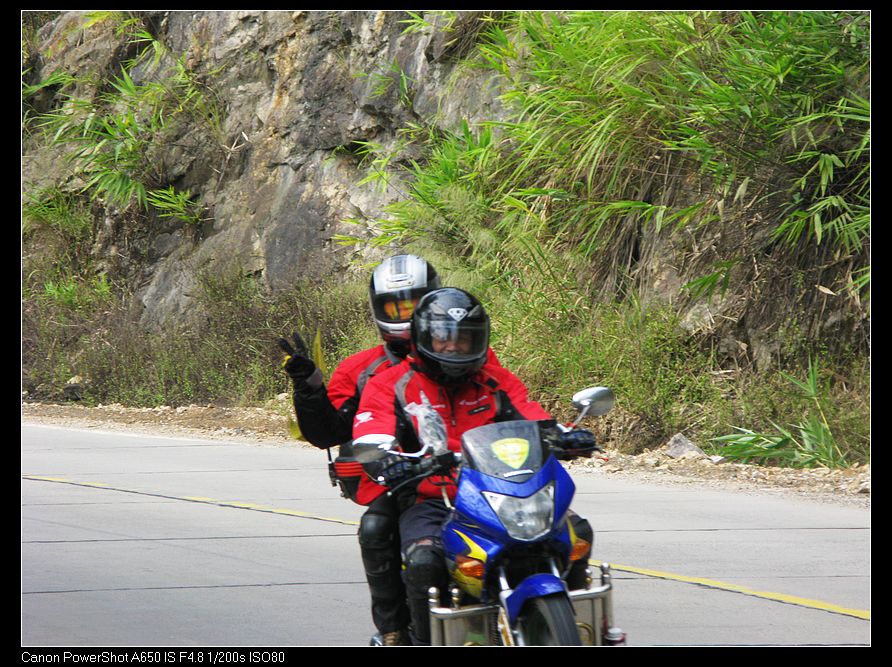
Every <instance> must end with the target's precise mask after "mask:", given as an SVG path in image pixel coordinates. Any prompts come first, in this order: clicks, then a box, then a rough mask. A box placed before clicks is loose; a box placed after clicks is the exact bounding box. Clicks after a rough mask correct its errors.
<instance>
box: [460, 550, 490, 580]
mask: <svg viewBox="0 0 892 667" xmlns="http://www.w3.org/2000/svg"><path fill="white" fill-rule="evenodd" d="M455 564H456V566H457V567H458V570H459V572H461V573H462V574H463V575H465V576H466V577H471V578H472V579H482V578H483V573H484V571H485V569H486V567H485V566H484V564H483V562H482V561H479V560H477V559H476V558H470V557H469V556H458V557H457V558H456V559H455Z"/></svg>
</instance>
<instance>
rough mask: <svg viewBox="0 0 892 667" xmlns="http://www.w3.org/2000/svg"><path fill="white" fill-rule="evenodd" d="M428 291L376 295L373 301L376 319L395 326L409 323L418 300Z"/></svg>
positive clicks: (405, 291) (425, 289) (416, 290)
mask: <svg viewBox="0 0 892 667" xmlns="http://www.w3.org/2000/svg"><path fill="white" fill-rule="evenodd" d="M428 291H430V290H428V289H427V288H421V289H406V290H399V291H396V292H386V293H384V294H378V295H376V296H375V297H374V299H372V310H373V311H374V315H375V319H376V320H379V321H381V322H388V323H393V324H396V323H402V322H408V321H409V320H410V319H412V313H414V312H415V306H417V305H418V300H419V299H420V298H421V297H422V296H424V294H426V293H427V292H428Z"/></svg>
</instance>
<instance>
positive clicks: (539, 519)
mask: <svg viewBox="0 0 892 667" xmlns="http://www.w3.org/2000/svg"><path fill="white" fill-rule="evenodd" d="M483 497H484V498H486V500H487V502H488V503H489V506H490V507H492V509H493V511H495V513H496V515H497V516H498V517H499V521H501V522H502V525H503V526H505V530H507V531H508V535H510V536H511V537H513V538H514V539H515V540H524V541H529V540H535V539H536V538H538V537H541V536H542V535H544V534H545V533H547V532H548V531H549V530H550V529H551V524H552V522H553V519H554V484H548V485H547V486H544V487H542V488H541V489H539V490H538V491H536V493H534V494H533V495H531V496H527V497H526V498H517V497H515V496H506V495H503V494H501V493H492V492H491V491H484V492H483Z"/></svg>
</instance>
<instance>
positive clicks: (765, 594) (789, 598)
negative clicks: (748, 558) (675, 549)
mask: <svg viewBox="0 0 892 667" xmlns="http://www.w3.org/2000/svg"><path fill="white" fill-rule="evenodd" d="M591 562H592V563H593V564H594V565H600V562H596V561H591ZM610 568H611V569H612V570H619V571H621V572H631V573H634V574H641V575H644V576H647V577H658V578H660V579H671V580H672V581H680V582H683V583H686V584H696V585H698V586H706V587H708V588H718V589H721V590H724V591H732V592H734V593H743V594H745V595H752V596H754V597H759V598H765V599H766V600H775V601H777V602H786V603H788V604H795V605H799V606H800V607H809V608H811V609H821V610H823V611H829V612H832V613H834V614H844V615H846V616H854V617H855V618H862V619H864V620H868V621H869V620H870V611H869V610H866V609H851V608H849V607H841V606H839V605H836V604H832V603H830V602H824V601H823V600H812V599H810V598H801V597H797V596H795V595H787V594H785V593H775V592H773V591H757V590H755V589H753V588H748V587H746V586H738V585H737V584H729V583H726V582H724V581H716V580H715V579H703V578H700V577H688V576H685V575H681V574H673V573H671V572H660V571H658V570H647V569H644V568H640V567H632V566H629V565H617V564H615V563H610Z"/></svg>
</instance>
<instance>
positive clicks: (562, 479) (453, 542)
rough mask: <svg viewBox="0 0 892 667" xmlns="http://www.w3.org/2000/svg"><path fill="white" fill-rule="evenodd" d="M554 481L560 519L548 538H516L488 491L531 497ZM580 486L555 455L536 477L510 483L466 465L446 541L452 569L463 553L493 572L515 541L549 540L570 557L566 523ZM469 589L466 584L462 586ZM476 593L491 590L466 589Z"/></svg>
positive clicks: (556, 512) (556, 516) (556, 515)
mask: <svg viewBox="0 0 892 667" xmlns="http://www.w3.org/2000/svg"><path fill="white" fill-rule="evenodd" d="M549 482H552V483H554V486H555V496H554V503H555V507H554V517H553V525H552V530H551V531H550V532H549V533H547V534H546V535H543V536H542V537H540V538H538V539H536V540H532V541H530V542H526V541H523V540H516V539H514V538H512V537H511V536H510V535H509V534H508V532H507V530H506V529H505V527H504V526H503V525H502V522H501V520H500V519H499V518H498V516H497V515H496V513H495V511H494V510H493V509H492V507H491V506H490V505H489V503H488V502H487V501H486V498H485V497H484V496H483V494H482V493H481V492H482V491H492V492H495V493H503V494H505V495H510V496H515V497H519V498H525V497H528V496H530V495H532V494H533V493H535V492H537V491H539V490H540V489H541V488H543V487H544V486H545V485H547V484H548V483H549ZM575 488H576V486H575V484H574V483H573V480H572V478H571V477H570V475H569V474H567V472H566V470H564V468H563V466H561V464H560V463H559V462H558V461H557V460H556V459H554V458H552V457H549V459H548V460H547V461H546V462H545V463H544V464H543V466H542V468H541V469H540V470H538V471H537V472H536V473H535V475H534V476H533V477H531V478H529V479H528V480H526V481H523V482H518V481H510V480H504V479H500V478H498V477H494V476H491V475H486V474H484V473H481V472H479V471H477V470H474V469H472V468H463V469H462V471H461V475H460V477H459V480H458V494H457V495H456V498H455V509H454V510H453V512H452V514H451V516H450V518H449V519H448V520H447V522H446V524H445V525H444V526H443V532H442V539H443V546H444V549H445V552H446V558H447V561H448V562H449V563H451V566H450V567H454V566H455V562H456V558H457V557H458V556H459V555H469V556H472V557H475V558H478V559H479V560H481V561H483V562H484V564H485V567H486V572H487V574H488V572H489V569H490V566H491V564H492V563H493V562H494V561H495V560H496V558H497V557H498V555H499V554H500V553H501V552H502V551H504V550H506V549H508V550H510V549H511V547H512V546H513V545H517V544H531V543H533V544H534V543H542V542H547V543H549V544H551V545H553V547H555V548H556V550H557V552H558V553H560V554H563V557H564V558H568V557H569V554H570V549H571V547H572V543H571V540H570V530H569V528H568V522H567V521H566V515H567V511H568V509H569V506H570V502H571V501H572V499H573V494H574V491H575ZM462 587H463V588H465V587H464V586H462ZM465 590H466V592H470V593H472V594H474V595H475V597H478V596H479V597H481V599H482V598H484V597H486V594H485V591H482V590H481V591H480V593H479V594H478V592H477V590H474V589H473V588H465Z"/></svg>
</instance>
